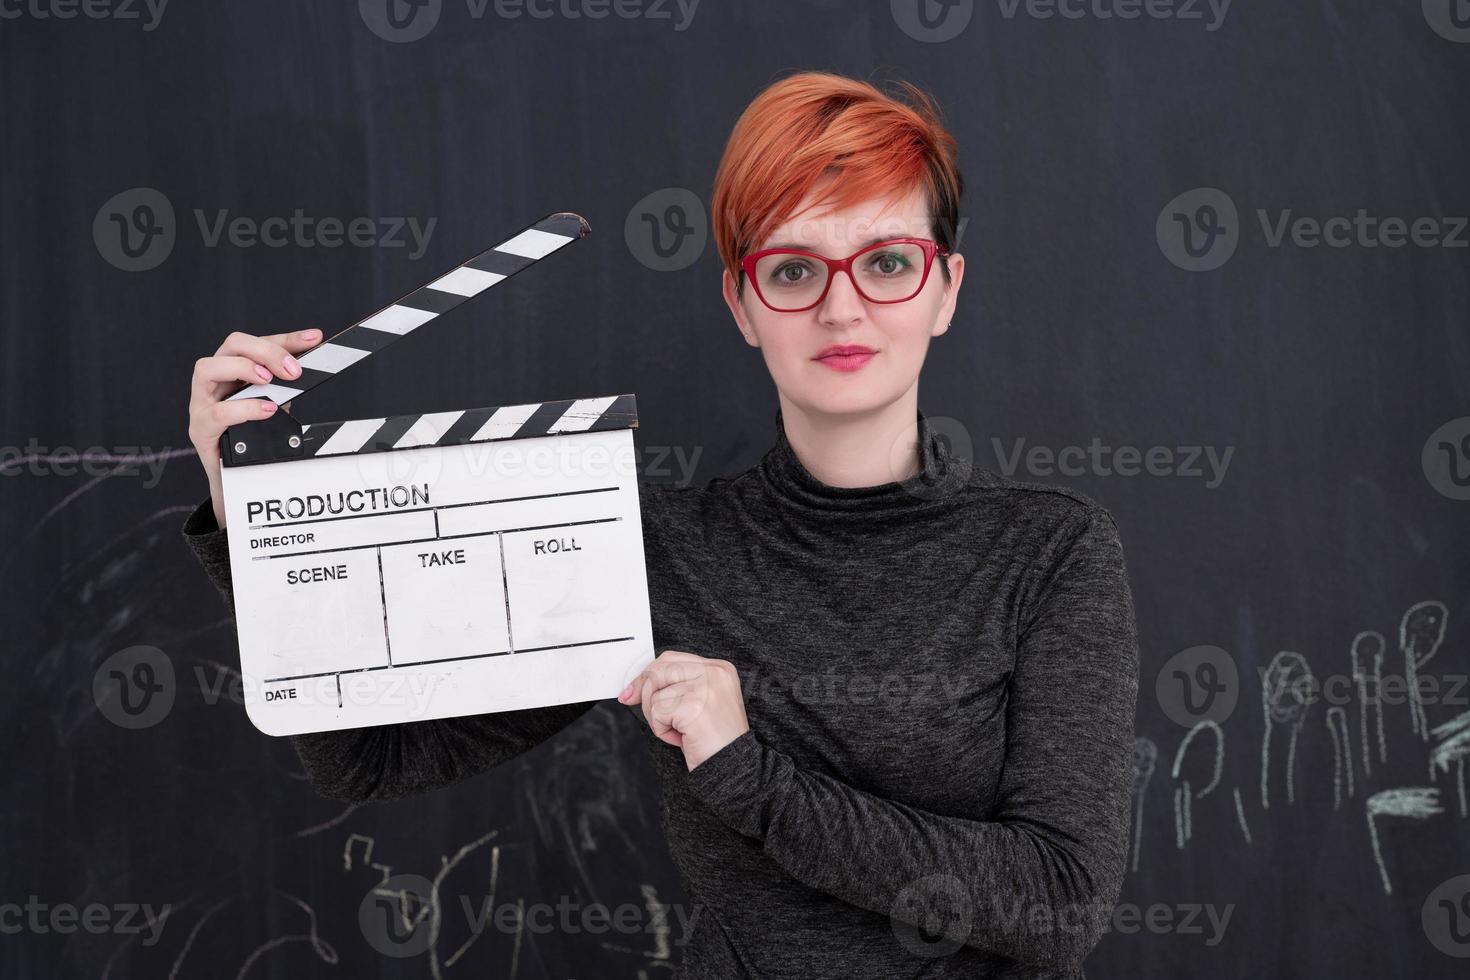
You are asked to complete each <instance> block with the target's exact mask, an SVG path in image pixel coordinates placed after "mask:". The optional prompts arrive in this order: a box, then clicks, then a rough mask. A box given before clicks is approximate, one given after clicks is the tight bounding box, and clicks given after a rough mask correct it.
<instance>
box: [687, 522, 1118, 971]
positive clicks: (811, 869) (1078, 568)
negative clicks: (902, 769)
mask: <svg viewBox="0 0 1470 980" xmlns="http://www.w3.org/2000/svg"><path fill="white" fill-rule="evenodd" d="M1039 567H1040V570H1041V572H1042V577H1041V580H1040V582H1039V584H1038V585H1037V587H1036V589H1035V598H1034V599H1033V600H1032V601H1030V602H1028V603H1025V608H1023V610H1022V618H1021V621H1020V623H1019V624H1018V629H1019V631H1020V640H1019V644H1018V649H1017V653H1016V662H1015V668H1014V670H1013V672H1012V675H1011V678H1010V683H1009V686H1008V701H1007V706H1006V755H1005V764H1004V770H1003V773H1002V777H1001V781H1000V786H999V792H998V794H997V797H996V803H995V806H994V807H993V809H992V810H991V812H990V813H989V814H986V815H981V814H975V815H974V816H973V817H959V816H945V815H939V814H935V813H931V812H927V811H925V810H921V809H918V808H916V807H912V806H908V805H905V804H903V803H896V802H893V801H890V800H887V799H884V798H882V797H880V796H876V795H873V794H871V793H867V792H864V791H862V790H859V789H856V788H854V787H852V786H850V785H848V784H846V783H844V782H842V781H841V780H838V779H835V778H833V777H831V776H828V775H825V774H822V773H818V772H813V771H810V770H807V769H803V768H802V767H800V766H797V765H796V764H795V763H794V762H793V761H792V759H791V757H790V756H788V755H786V754H785V753H784V752H781V751H780V750H778V749H776V748H774V747H772V746H770V745H767V744H765V743H764V742H763V741H762V740H761V739H760V737H759V736H758V735H757V734H756V733H755V732H754V731H747V732H745V733H744V734H743V735H741V736H740V737H739V738H737V739H735V741H733V742H731V743H730V744H729V745H727V746H725V748H723V749H721V750H720V751H719V752H717V753H715V754H714V755H713V756H711V757H710V758H709V759H707V760H706V761H705V762H704V763H702V764H700V765H698V766H696V767H695V768H694V769H693V770H692V771H691V772H690V774H689V778H690V784H691V787H692V789H693V791H694V792H695V794H696V795H697V796H698V797H699V798H700V799H701V800H702V801H704V802H705V803H706V805H708V806H709V807H710V808H711V809H712V810H713V811H714V812H715V813H717V814H719V816H720V817H721V818H722V819H723V820H724V821H725V822H726V823H728V824H729V825H730V826H731V827H733V828H734V829H736V830H738V831H740V832H741V833H743V834H746V835H747V836H750V837H754V838H756V839H758V840H761V841H763V842H764V849H765V852H766V853H767V854H769V855H771V857H772V858H774V859H775V860H776V861H777V862H778V863H779V864H780V865H781V866H782V867H783V868H785V869H786V871H787V872H788V873H790V874H791V875H792V876H793V877H795V878H796V879H797V880H799V881H802V882H804V883H805V884H807V885H809V886H811V887H813V888H817V889H820V890H821V891H823V892H826V893H828V894H831V895H835V896H837V897H838V898H841V899H843V900H844V901H847V902H850V903H852V904H854V905H858V906H861V907H862V908H865V909H870V910H872V911H874V912H879V913H882V914H884V915H888V916H890V917H891V918H893V919H895V920H898V921H901V922H905V923H908V924H910V925H914V926H922V927H926V928H928V927H932V925H933V924H934V922H935V919H933V918H932V917H930V916H927V915H926V914H925V913H926V909H925V905H926V900H927V899H933V900H935V901H937V902H939V904H940V905H941V906H943V905H946V904H947V905H948V912H949V914H948V916H947V918H948V920H949V921H948V924H947V926H946V927H945V928H944V929H943V931H944V933H945V936H946V938H948V939H950V940H953V941H955V942H961V943H964V944H966V945H970V946H975V947H978V948H981V949H985V950H988V951H991V952H994V953H998V954H1000V955H1003V956H1007V957H1010V958H1011V959H1015V960H1020V961H1027V962H1033V963H1046V964H1053V965H1071V964H1077V963H1080V962H1081V961H1082V959H1083V958H1084V957H1085V956H1086V955H1087V953H1088V951H1090V950H1091V949H1092V947H1093V946H1094V945H1095V944H1096V942H1097V940H1098V938H1099V936H1100V935H1101V932H1102V929H1103V926H1104V925H1105V923H1106V922H1107V921H1108V919H1109V917H1110V915H1111V911H1112V905H1113V902H1114V901H1115V900H1116V898H1117V895H1118V891H1119V889H1120V887H1121V884H1122V878H1123V872H1124V865H1125V859H1126V854H1127V837H1128V823H1129V819H1130V817H1129V796H1128V792H1129V789H1128V788H1129V783H1130V780H1131V775H1132V773H1131V770H1132V749H1133V734H1134V732H1133V716H1134V706H1135V700H1136V697H1137V691H1138V679H1137V670H1138V644H1137V630H1136V625H1135V622H1134V612H1133V601H1132V595H1131V592H1130V589H1129V586H1128V579H1127V574H1126V571H1125V568H1124V561H1123V551H1122V546H1121V544H1120V543H1119V541H1118V536H1117V529H1116V527H1115V526H1114V524H1113V521H1112V518H1111V516H1109V514H1108V512H1107V511H1106V510H1104V509H1103V508H1101V507H1096V506H1094V507H1089V508H1087V509H1086V510H1080V511H1078V512H1077V513H1076V514H1075V515H1074V516H1073V517H1071V518H1069V519H1068V520H1067V521H1066V522H1065V524H1064V525H1063V526H1062V527H1061V528H1060V529H1059V531H1058V533H1057V535H1056V536H1055V537H1054V539H1053V544H1052V546H1051V547H1050V548H1049V549H1048V551H1047V555H1046V556H1044V557H1043V559H1042V563H1041V564H1040V566H1039ZM982 816H983V818H982ZM956 890H959V892H960V894H959V895H958V896H955V895H953V893H954V892H955V891H956ZM947 895H948V896H950V898H949V900H948V901H946V899H945V896H947ZM956 899H957V901H956ZM942 918H943V916H942Z"/></svg>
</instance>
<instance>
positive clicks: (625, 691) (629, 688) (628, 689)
mask: <svg viewBox="0 0 1470 980" xmlns="http://www.w3.org/2000/svg"><path fill="white" fill-rule="evenodd" d="M632 690H633V685H632V683H631V682H630V683H629V684H628V686H627V687H625V688H623V690H622V693H620V694H619V695H618V700H619V701H621V700H623V698H625V697H627V696H628V694H629V693H630V692H631V691H632Z"/></svg>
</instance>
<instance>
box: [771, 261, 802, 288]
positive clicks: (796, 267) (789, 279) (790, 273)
mask: <svg viewBox="0 0 1470 980" xmlns="http://www.w3.org/2000/svg"><path fill="white" fill-rule="evenodd" d="M805 272H806V266H804V265H802V264H801V263H799V262H787V263H786V264H785V265H782V266H781V267H780V268H778V269H777V270H776V271H775V272H774V273H773V274H772V276H771V278H773V279H774V280H775V281H776V283H777V285H791V284H793V283H798V282H801V281H802V279H803V278H804V273H805Z"/></svg>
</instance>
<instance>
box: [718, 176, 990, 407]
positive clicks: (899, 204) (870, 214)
mask: <svg viewBox="0 0 1470 980" xmlns="http://www.w3.org/2000/svg"><path fill="white" fill-rule="evenodd" d="M821 192H822V187H821V186H818V187H817V188H814V189H813V191H812V193H811V194H810V195H808V197H807V198H806V200H804V201H802V203H801V204H800V205H799V207H798V211H797V212H796V214H795V215H793V216H792V218H791V219H790V220H789V221H787V222H785V223H784V224H782V225H781V226H780V227H779V228H777V229H775V231H773V232H772V233H771V236H770V237H769V238H768V239H767V240H766V241H765V242H762V243H761V244H760V245H758V246H757V248H756V250H757V251H758V250H759V249H762V248H772V247H776V246H787V245H789V246H794V247H797V248H803V249H806V250H808V251H812V252H816V253H818V254H819V255H825V256H826V257H828V258H833V259H840V258H844V257H846V256H848V255H851V254H852V253H853V252H856V251H857V250H858V249H860V248H862V247H864V246H865V245H867V244H869V243H870V242H872V241H873V240H874V239H880V238H883V239H886V238H901V237H914V238H931V237H932V235H933V232H932V230H931V229H932V222H931V221H930V216H929V214H928V213H927V210H928V209H927V208H926V206H925V205H926V199H925V196H924V193H923V190H922V189H915V190H914V191H913V192H911V193H910V194H908V195H907V196H906V197H903V198H897V197H888V198H881V199H874V200H871V201H865V202H863V203H861V204H857V205H854V206H853V207H851V208H848V209H846V210H842V211H830V210H829V211H826V212H823V213H820V214H812V213H809V211H810V209H811V202H812V201H814V200H816V199H817V198H818V197H820V195H821ZM870 255H871V253H870ZM868 258H869V256H864V259H862V260H859V262H860V263H861V262H862V261H865V260H867V259H868ZM949 269H950V277H951V282H950V283H949V284H948V285H946V283H945V280H944V274H943V273H942V271H941V270H940V267H939V258H938V257H937V256H936V257H935V259H934V263H933V265H932V266H930V269H929V278H928V279H927V281H925V283H924V288H923V289H922V290H920V292H919V294H918V295H917V296H915V297H914V298H913V299H911V300H908V301H907V302H903V303H869V302H867V301H866V300H864V299H863V297H862V296H861V295H859V293H858V292H857V290H856V289H855V288H854V286H853V282H852V280H851V279H849V278H848V277H847V276H845V275H843V274H841V273H838V274H837V276H836V277H835V278H833V280H832V283H831V286H830V287H829V288H828V290H827V295H826V296H825V297H824V298H823V299H822V302H820V303H818V304H817V305H816V306H814V307H812V308H811V309H809V310H803V311H802V312H800V313H778V312H776V311H775V310H772V309H770V308H769V307H768V306H766V305H765V304H764V303H762V302H761V300H760V297H759V296H757V295H756V291H755V289H754V288H753V287H752V286H751V284H750V283H749V282H748V281H747V282H746V283H745V288H744V291H743V292H744V295H743V297H740V298H737V297H736V294H735V280H734V279H733V278H732V277H731V276H730V273H729V272H728V271H726V272H725V273H724V295H725V302H726V304H727V305H728V306H729V307H730V312H731V313H732V314H733V315H734V317H735V322H736V324H737V325H738V326H739V327H740V332H741V333H742V334H743V335H744V336H745V340H746V343H748V344H750V345H751V346H752V347H759V348H760V350H761V354H762V356H763V357H764V358H765V361H766V369H767V370H768V371H770V372H771V378H772V379H773V380H774V381H775V383H776V388H777V390H778V391H779V392H780V393H781V396H782V398H783V399H784V400H785V401H787V402H790V403H792V404H795V405H797V406H799V407H800V408H802V409H803V410H805V411H807V412H810V413H815V414H828V415H843V414H849V413H862V412H869V411H874V410H877V409H881V408H883V407H884V406H887V405H889V404H892V403H893V402H894V401H897V400H898V399H899V398H901V397H903V395H905V394H906V393H907V392H909V391H910V390H911V389H912V388H913V387H914V386H915V385H916V384H917V383H918V380H919V370H920V369H921V368H922V367H923V366H924V355H925V354H926V353H927V352H928V350H929V338H931V337H937V336H939V335H940V334H942V333H944V331H945V330H946V329H947V328H948V326H949V321H950V318H951V317H952V316H953V315H954V309H955V300H956V298H957V297H958V295H959V289H960V282H961V280H962V279H963V278H964V271H965V263H964V259H963V258H962V257H961V256H960V255H958V254H954V255H951V256H950V259H949ZM788 275H791V276H795V277H799V275H800V273H799V272H791V273H788ZM839 344H840V345H850V346H861V347H866V348H868V349H870V350H872V351H873V352H874V353H873V354H872V356H871V357H868V358H867V359H866V361H863V362H862V363H861V365H860V366H856V367H855V369H849V370H840V369H839V365H840V366H844V367H848V368H853V365H854V363H855V361H854V359H851V358H849V359H846V360H845V361H844V359H841V358H838V359H832V358H824V357H822V356H821V355H822V353H823V351H824V350H826V349H827V348H829V347H832V346H833V345H839ZM857 360H861V359H857Z"/></svg>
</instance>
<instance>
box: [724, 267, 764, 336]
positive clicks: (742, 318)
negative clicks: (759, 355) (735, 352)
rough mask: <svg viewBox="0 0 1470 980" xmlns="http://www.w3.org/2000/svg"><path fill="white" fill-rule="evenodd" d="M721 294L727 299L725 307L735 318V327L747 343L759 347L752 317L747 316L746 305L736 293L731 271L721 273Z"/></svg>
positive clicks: (726, 270)
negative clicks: (751, 321)
mask: <svg viewBox="0 0 1470 980" xmlns="http://www.w3.org/2000/svg"><path fill="white" fill-rule="evenodd" d="M720 292H721V294H722V295H723V296H724V297H725V305H726V306H727V307H729V308H730V315H731V316H733V317H734V318H735V326H737V327H739V328H740V333H741V335H742V336H744V337H745V342H746V343H747V344H749V345H750V346H752V347H759V346H760V345H761V343H760V338H759V337H758V336H757V335H756V332H755V328H754V327H753V326H751V323H750V317H748V316H746V315H745V304H744V302H742V301H741V299H740V296H739V294H738V293H737V291H736V281H735V277H734V276H732V275H730V270H729V269H725V270H723V271H721V273H720Z"/></svg>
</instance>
